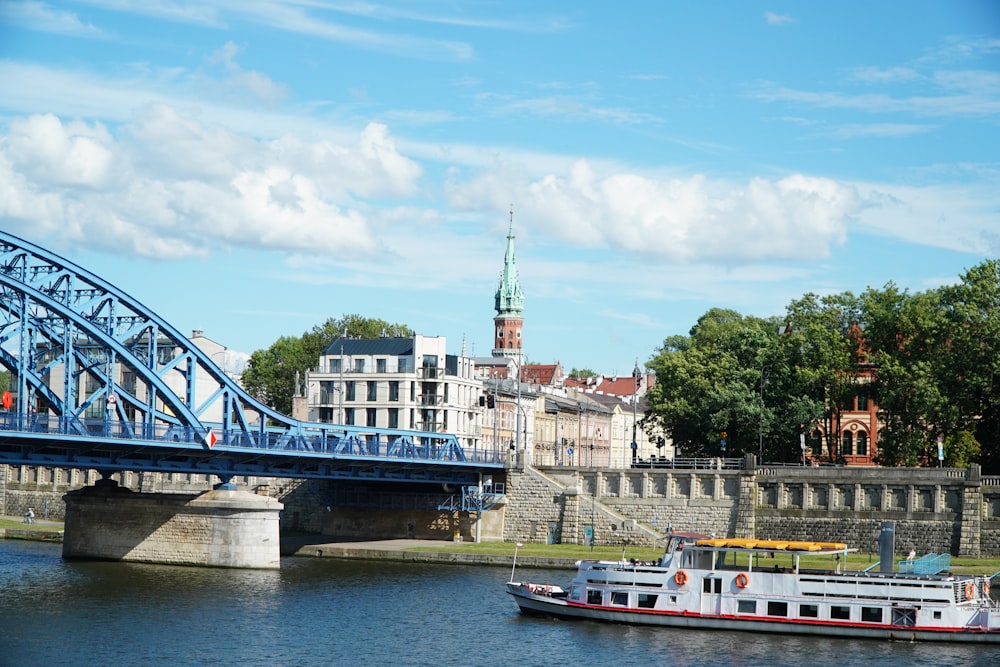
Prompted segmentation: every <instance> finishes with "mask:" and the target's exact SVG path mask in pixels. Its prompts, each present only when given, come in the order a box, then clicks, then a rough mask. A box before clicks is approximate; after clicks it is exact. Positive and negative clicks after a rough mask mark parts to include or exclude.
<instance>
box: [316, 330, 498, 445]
mask: <svg viewBox="0 0 1000 667" xmlns="http://www.w3.org/2000/svg"><path fill="white" fill-rule="evenodd" d="M446 343H447V341H446V339H445V337H444V336H422V335H419V334H417V335H414V336H412V337H410V338H374V339H364V338H337V339H335V340H334V341H333V342H332V343H330V344H329V345H328V346H327V347H326V349H325V350H324V351H323V354H322V355H321V356H320V358H319V367H318V369H317V370H315V371H311V372H310V373H309V375H308V378H307V389H306V399H307V409H308V417H307V419H308V420H309V421H316V422H325V423H331V424H345V425H349V426H360V427H373V428H392V429H403V430H412V431H427V432H432V433H451V434H452V435H454V436H456V437H457V438H458V441H459V444H460V445H461V446H462V447H463V449H466V450H467V451H472V450H475V449H477V448H479V447H481V444H480V442H479V438H480V431H481V428H480V421H479V396H480V395H481V394H482V382H481V381H480V380H478V379H477V378H476V377H475V375H474V364H473V361H472V359H471V358H469V357H465V356H459V355H451V354H448V353H447V352H446Z"/></svg>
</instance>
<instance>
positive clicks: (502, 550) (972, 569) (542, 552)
mask: <svg viewBox="0 0 1000 667" xmlns="http://www.w3.org/2000/svg"><path fill="white" fill-rule="evenodd" d="M415 549H416V550H420V551H436V552H443V553H472V554H489V555H501V556H512V555H513V554H514V550H515V545H514V544H512V543H510V542H485V543H482V544H469V543H454V544H452V543H442V545H441V546H440V547H438V546H433V547H415ZM624 553H625V558H635V559H636V560H655V559H657V558H659V556H660V555H662V553H663V552H662V550H661V549H652V548H649V547H628V548H626V549H625V552H624ZM517 554H518V556H540V557H545V558H567V559H572V560H580V559H590V560H594V559H601V560H618V559H620V558H621V557H622V548H621V546H617V547H615V546H597V547H594V549H593V550H591V548H590V547H587V546H581V545H577V544H529V543H524V545H523V546H522V547H521V548H520V549H517ZM903 557H904V555H903V554H899V555H897V557H896V560H897V561H898V560H900V559H901V558H903ZM809 558H810V557H809V556H804V557H803V559H802V565H803V567H810V566H819V567H828V566H830V559H829V558H826V559H825V560H820V559H817V562H816V563H815V564H813V563H810V562H809ZM813 558H817V557H813ZM877 560H878V558H877V556H875V555H871V554H867V553H850V554H848V555H847V569H849V570H864V569H866V568H868V567H870V566H872V565H873V564H875V562H876V561H877ZM951 571H952V572H954V573H956V574H989V575H992V574H995V573H997V572H998V571H1000V558H957V557H954V556H953V557H952V559H951Z"/></svg>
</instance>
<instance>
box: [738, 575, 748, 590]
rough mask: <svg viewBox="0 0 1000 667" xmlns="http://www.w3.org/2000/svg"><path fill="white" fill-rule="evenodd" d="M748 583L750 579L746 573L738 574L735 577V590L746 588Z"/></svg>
mask: <svg viewBox="0 0 1000 667" xmlns="http://www.w3.org/2000/svg"><path fill="white" fill-rule="evenodd" d="M749 583H750V577H748V576H747V575H746V573H744V572H740V573H739V574H737V575H736V587H737V588H746V587H747V584H749Z"/></svg>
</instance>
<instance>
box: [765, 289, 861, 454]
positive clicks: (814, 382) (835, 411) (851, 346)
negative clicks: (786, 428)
mask: <svg viewBox="0 0 1000 667" xmlns="http://www.w3.org/2000/svg"><path fill="white" fill-rule="evenodd" d="M858 319H859V311H858V300H857V298H856V297H854V295H852V294H851V293H850V292H844V293H842V294H834V295H830V296H826V297H822V298H820V297H819V296H817V295H815V294H806V295H805V296H803V297H802V298H801V299H799V300H797V301H793V302H792V303H791V304H790V305H789V306H788V310H787V326H786V329H785V332H784V334H783V335H782V336H780V337H779V347H780V354H779V358H780V359H781V360H782V362H783V363H784V364H786V366H787V369H788V371H789V372H790V378H789V382H788V386H787V387H786V391H788V392H789V393H788V396H789V397H790V398H789V400H791V397H796V399H797V400H796V401H795V402H794V405H795V406H797V407H796V409H795V412H796V413H798V414H799V418H800V419H801V420H802V421H801V422H799V423H801V424H802V428H803V429H805V430H806V431H807V432H811V431H812V430H813V428H814V427H815V426H817V425H821V426H822V427H823V432H824V433H826V434H827V438H826V442H827V453H826V456H827V458H828V459H829V460H831V461H837V460H839V459H840V447H839V445H840V438H839V434H840V430H841V429H840V413H841V410H842V409H843V408H844V407H845V406H847V405H848V404H849V402H850V401H852V400H853V397H854V396H855V395H856V393H857V390H858V371H859V368H858V361H859V345H860V342H859V339H858V335H857V334H856V331H857V322H858ZM817 413H818V414H817Z"/></svg>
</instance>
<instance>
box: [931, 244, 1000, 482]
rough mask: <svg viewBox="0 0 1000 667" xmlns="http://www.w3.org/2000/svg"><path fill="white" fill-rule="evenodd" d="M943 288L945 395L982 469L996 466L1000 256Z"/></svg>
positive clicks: (999, 450)
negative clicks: (977, 446)
mask: <svg viewBox="0 0 1000 667" xmlns="http://www.w3.org/2000/svg"><path fill="white" fill-rule="evenodd" d="M961 278H962V280H961V282H960V283H959V284H957V285H954V286H948V287H943V288H941V301H942V304H943V306H944V313H945V320H946V322H947V334H948V337H947V349H948V360H949V363H950V365H949V368H948V369H947V371H948V374H947V376H946V379H947V394H946V395H947V396H948V399H949V401H950V402H951V403H952V405H953V406H954V408H955V410H956V411H957V417H956V419H955V422H956V425H957V426H958V427H959V428H966V429H968V430H970V431H971V432H972V433H973V434H974V436H975V439H976V440H977V441H978V442H979V443H981V445H982V453H981V456H980V460H981V463H982V464H983V468H984V470H986V471H988V472H991V473H992V472H995V471H997V470H1000V442H998V435H997V434H998V433H1000V260H988V261H985V262H982V263H981V264H979V265H977V266H975V267H973V268H972V269H970V270H969V271H967V272H966V273H965V274H963V275H962V277H961Z"/></svg>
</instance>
